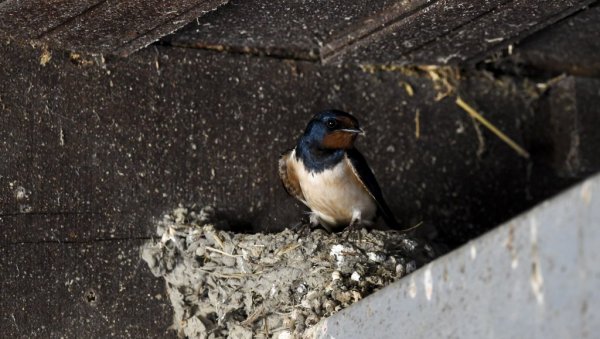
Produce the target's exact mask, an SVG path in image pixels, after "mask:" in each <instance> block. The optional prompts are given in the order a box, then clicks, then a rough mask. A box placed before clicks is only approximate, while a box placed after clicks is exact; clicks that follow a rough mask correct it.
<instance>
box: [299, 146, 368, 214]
mask: <svg viewBox="0 0 600 339" xmlns="http://www.w3.org/2000/svg"><path fill="white" fill-rule="evenodd" d="M290 162H291V163H292V164H291V165H292V166H294V167H295V170H296V173H297V175H298V181H299V183H300V187H301V188H302V194H303V195H304V199H305V204H306V205H307V206H308V207H309V208H310V209H311V210H312V211H313V212H314V213H316V214H317V215H318V216H319V218H320V219H321V220H322V221H324V222H326V223H328V224H330V225H348V224H349V223H350V221H351V220H352V217H353V215H356V213H359V215H360V216H361V219H362V220H363V221H367V222H368V221H370V220H372V219H373V218H375V214H376V212H377V206H376V205H375V201H374V199H373V197H371V195H370V194H369V193H368V192H367V191H366V189H365V188H364V187H363V186H362V184H361V182H360V181H359V180H358V178H357V177H356V176H355V174H354V172H353V171H352V168H351V167H350V162H349V160H348V159H346V158H344V159H343V160H342V161H340V163H339V164H337V165H335V166H334V167H332V168H330V169H326V170H324V171H321V172H318V173H316V172H311V171H308V170H307V169H306V168H305V167H304V165H303V164H302V161H301V160H298V159H296V157H295V151H294V153H293V154H292V155H291V157H290Z"/></svg>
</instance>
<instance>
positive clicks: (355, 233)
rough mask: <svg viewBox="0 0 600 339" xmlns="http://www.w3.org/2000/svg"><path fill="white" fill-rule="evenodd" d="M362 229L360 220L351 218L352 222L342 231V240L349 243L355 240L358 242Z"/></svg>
mask: <svg viewBox="0 0 600 339" xmlns="http://www.w3.org/2000/svg"><path fill="white" fill-rule="evenodd" d="M363 228H364V225H363V223H362V222H361V220H360V219H359V218H353V219H352V221H351V222H350V225H348V227H346V228H345V229H344V233H345V235H344V240H345V241H350V240H355V241H358V242H360V241H361V240H362V239H361V238H362V237H361V230H362V229H363Z"/></svg>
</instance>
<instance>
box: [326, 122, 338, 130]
mask: <svg viewBox="0 0 600 339" xmlns="http://www.w3.org/2000/svg"><path fill="white" fill-rule="evenodd" d="M335 126H337V123H336V121H335V120H329V121H327V127H328V128H335Z"/></svg>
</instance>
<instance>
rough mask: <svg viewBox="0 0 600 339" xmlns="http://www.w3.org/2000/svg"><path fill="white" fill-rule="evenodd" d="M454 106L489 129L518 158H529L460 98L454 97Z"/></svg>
mask: <svg viewBox="0 0 600 339" xmlns="http://www.w3.org/2000/svg"><path fill="white" fill-rule="evenodd" d="M456 104H457V105H458V106H460V108H462V109H463V110H464V111H465V112H467V113H469V115H470V116H472V117H473V118H475V119H477V121H479V122H480V123H482V124H483V126H485V127H486V128H487V129H489V130H490V131H491V132H492V133H494V134H495V135H496V136H497V137H498V138H500V139H501V140H502V141H504V142H505V143H506V144H507V145H508V146H510V147H511V148H512V149H514V150H515V152H517V154H519V155H520V156H522V157H524V158H527V159H528V158H529V153H528V152H527V151H526V150H525V149H524V148H523V147H521V146H519V145H518V144H517V143H516V142H514V141H513V140H512V139H511V138H509V137H508V136H507V135H506V134H504V133H502V131H500V130H499V129H498V128H496V126H494V125H492V123H491V122H489V121H488V120H487V119H486V118H484V117H483V116H482V115H481V114H479V113H477V111H476V110H475V109H474V108H473V107H471V106H469V105H468V104H467V103H466V102H464V101H463V100H462V99H461V97H456Z"/></svg>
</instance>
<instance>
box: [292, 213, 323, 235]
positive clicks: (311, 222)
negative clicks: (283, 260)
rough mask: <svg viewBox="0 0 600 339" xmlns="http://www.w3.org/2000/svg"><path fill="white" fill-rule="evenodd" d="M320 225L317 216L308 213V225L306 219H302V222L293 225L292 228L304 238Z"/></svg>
mask: <svg viewBox="0 0 600 339" xmlns="http://www.w3.org/2000/svg"><path fill="white" fill-rule="evenodd" d="M320 224H321V222H320V220H319V216H318V215H317V214H316V213H314V212H308V223H306V219H304V218H303V220H302V221H300V222H299V223H297V224H295V225H294V226H293V228H294V229H296V230H297V231H298V233H299V234H300V235H301V236H305V235H308V233H310V231H312V230H314V229H316V228H317V227H319V225H320Z"/></svg>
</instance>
